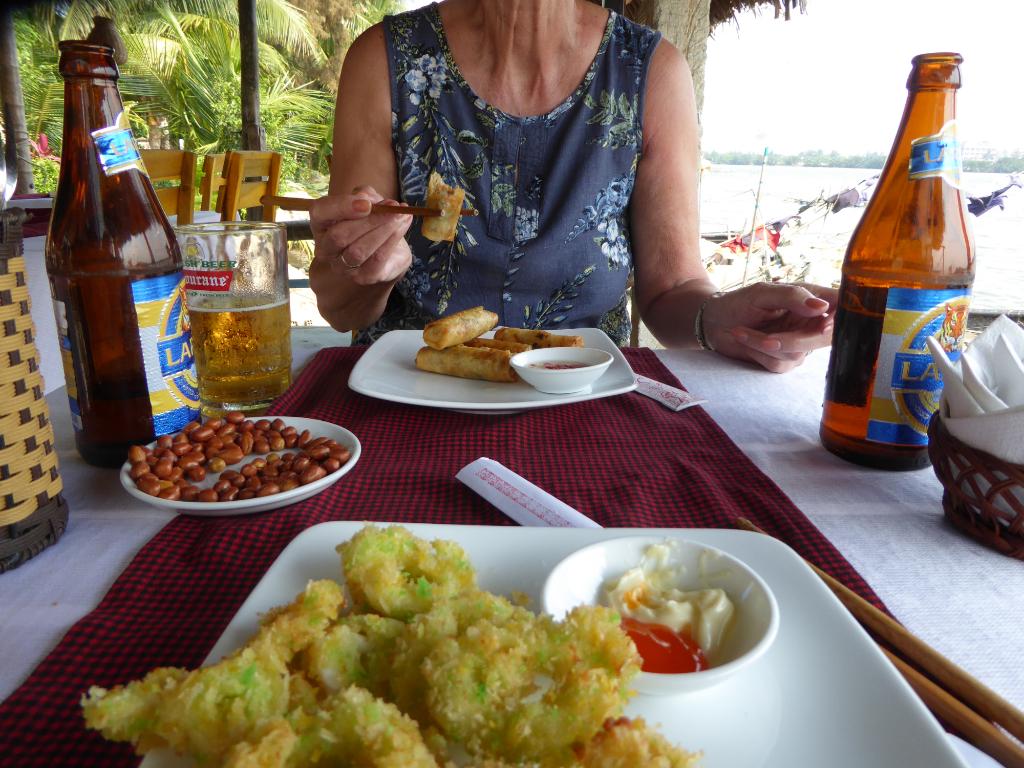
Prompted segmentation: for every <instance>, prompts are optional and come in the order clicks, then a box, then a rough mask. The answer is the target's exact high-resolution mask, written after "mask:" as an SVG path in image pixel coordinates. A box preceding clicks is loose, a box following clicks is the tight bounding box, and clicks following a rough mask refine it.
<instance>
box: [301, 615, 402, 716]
mask: <svg viewBox="0 0 1024 768" xmlns="http://www.w3.org/2000/svg"><path fill="white" fill-rule="evenodd" d="M404 630H405V624H403V623H402V622H400V621H396V620H395V619H387V618H384V617H383V616H377V615H375V614H372V613H365V614H358V615H353V616H345V617H343V618H341V619H339V620H338V622H337V623H336V624H334V625H333V626H332V627H330V628H329V629H328V630H327V631H326V632H325V633H324V634H323V635H322V636H321V637H318V638H317V639H316V640H314V641H313V642H312V643H310V645H309V647H308V648H307V649H306V652H305V654H304V658H303V669H304V670H305V672H306V674H307V675H308V677H309V679H310V680H313V681H314V682H315V683H316V684H317V685H318V686H319V687H320V688H322V689H324V690H325V691H330V692H331V693H336V692H338V691H341V690H343V689H345V688H347V687H348V686H350V685H358V686H360V687H362V688H366V689H367V690H369V691H371V692H372V693H373V694H374V695H375V696H384V695H385V694H386V693H387V691H388V678H389V676H390V673H391V663H390V660H391V657H392V655H393V654H394V648H395V642H396V641H397V639H398V637H399V636H400V635H401V634H402V632H403V631H404Z"/></svg>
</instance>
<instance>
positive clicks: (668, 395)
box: [636, 374, 707, 411]
mask: <svg viewBox="0 0 1024 768" xmlns="http://www.w3.org/2000/svg"><path fill="white" fill-rule="evenodd" d="M636 391H637V392H639V393H640V394H641V395H647V396H648V397H650V398H653V399H654V400H657V401H658V402H659V403H661V404H662V405H664V406H665V407H666V408H668V409H669V410H672V411H681V410H683V409H684V408H689V407H691V406H694V405H700V404H702V403H706V402H707V400H702V399H699V398H696V397H694V396H693V395H691V394H690V393H689V392H686V391H685V390H682V389H678V388H676V387H670V386H669V385H668V384H662V383H661V382H660V381H655V380H654V379H649V378H647V377H646V376H641V375H640V374H637V375H636Z"/></svg>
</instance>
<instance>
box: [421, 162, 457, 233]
mask: <svg viewBox="0 0 1024 768" xmlns="http://www.w3.org/2000/svg"><path fill="white" fill-rule="evenodd" d="M465 197H466V190H464V189H462V188H460V187H449V186H448V185H447V184H445V183H444V179H442V178H441V176H440V174H438V172H437V171H433V172H432V173H431V174H430V179H429V180H428V181H427V207H428V208H436V209H438V210H439V211H441V215H440V216H435V217H434V218H429V219H423V227H422V228H421V229H420V231H421V232H422V233H423V236H424V237H425V238H427V240H433V241H434V242H442V241H444V240H448V241H451V240H454V239H455V232H456V230H457V229H458V228H459V215H460V213H461V211H462V201H463V200H464V199H465Z"/></svg>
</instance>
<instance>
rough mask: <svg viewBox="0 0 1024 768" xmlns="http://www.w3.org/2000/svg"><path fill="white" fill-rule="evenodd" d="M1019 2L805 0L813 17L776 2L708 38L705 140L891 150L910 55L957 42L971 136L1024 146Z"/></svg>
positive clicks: (758, 146) (731, 145)
mask: <svg viewBox="0 0 1024 768" xmlns="http://www.w3.org/2000/svg"><path fill="white" fill-rule="evenodd" d="M1022 29H1024V3H1022V2H1020V0H969V2H967V1H965V0H808V2H807V14H806V15H804V16H801V15H800V14H799V13H797V14H796V15H794V16H793V17H792V19H791V20H790V21H783V20H781V19H775V18H774V17H773V14H772V12H771V9H770V8H769V9H768V10H767V11H766V12H764V13H762V14H760V15H754V14H752V13H746V14H743V15H742V16H741V17H740V23H739V27H738V28H737V27H736V25H733V24H726V25H722V26H720V27H718V29H717V30H716V31H715V34H714V37H713V38H712V39H711V40H709V41H708V61H707V72H706V82H705V91H704V111H703V123H704V129H703V145H704V147H705V148H706V149H713V150H720V151H724V150H753V151H758V152H759V151H761V150H763V149H764V147H765V146H768V147H769V148H770V149H771V150H772V151H775V152H780V153H792V152H797V151H800V150H802V149H823V150H828V151H831V150H837V151H839V152H845V153H855V152H871V151H876V152H885V153H887V152H888V151H889V148H890V146H891V144H892V139H893V136H894V135H895V133H896V128H897V126H898V125H899V120H900V116H901V115H902V114H903V105H904V103H905V101H906V97H907V92H906V80H907V75H908V74H909V73H910V60H911V58H912V57H913V56H915V55H916V54H918V53H927V52H931V51H956V52H958V53H960V54H961V55H962V56H963V57H964V63H963V64H962V65H961V67H960V73H961V77H962V82H963V87H962V88H961V89H960V95H959V98H958V101H957V120H958V122H959V124H960V136H961V139H962V140H963V141H964V143H965V144H967V145H971V144H979V143H980V144H988V145H991V146H992V147H995V148H998V149H1007V150H1017V149H1024V98H1022V95H1024V93H1022V89H1021V85H1020V80H1019V78H1020V73H1021V65H1020V58H1019V56H1020V54H1019V51H1020V35H1021V30H1022Z"/></svg>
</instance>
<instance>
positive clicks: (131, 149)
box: [90, 112, 146, 176]
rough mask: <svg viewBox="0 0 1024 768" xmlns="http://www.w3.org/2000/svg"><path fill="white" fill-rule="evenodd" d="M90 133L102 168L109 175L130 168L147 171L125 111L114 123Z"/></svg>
mask: <svg viewBox="0 0 1024 768" xmlns="http://www.w3.org/2000/svg"><path fill="white" fill-rule="evenodd" d="M90 135H91V136H92V141H93V144H95V145H96V154H97V157H98V158H99V161H100V168H102V169H103V173H105V174H106V175H107V176H113V175H114V174H115V173H121V172H122V171H127V170H128V169H129V168H135V169H136V170H139V171H141V172H142V173H146V167H145V166H144V165H143V163H142V154H141V153H140V152H139V145H138V144H136V143H135V136H134V135H132V130H131V128H130V127H129V125H128V118H127V117H126V116H125V114H124V112H122V113H120V114H119V115H118V116H117V120H115V121H114V124H113V125H111V126H108V127H106V128H100V129H99V130H96V131H93V132H92V133H91V134H90Z"/></svg>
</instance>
